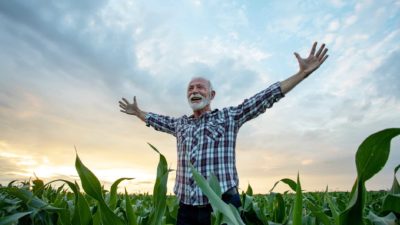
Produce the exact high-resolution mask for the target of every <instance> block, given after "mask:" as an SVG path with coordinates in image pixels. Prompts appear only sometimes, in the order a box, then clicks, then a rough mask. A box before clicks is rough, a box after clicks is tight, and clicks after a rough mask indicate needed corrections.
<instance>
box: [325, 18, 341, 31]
mask: <svg viewBox="0 0 400 225" xmlns="http://www.w3.org/2000/svg"><path fill="white" fill-rule="evenodd" d="M339 28H340V22H339V20H333V21H331V22H330V23H329V26H328V31H331V32H332V31H336V30H338V29H339Z"/></svg>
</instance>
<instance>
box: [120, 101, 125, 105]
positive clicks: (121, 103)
mask: <svg viewBox="0 0 400 225" xmlns="http://www.w3.org/2000/svg"><path fill="white" fill-rule="evenodd" d="M118 103H119V105H123V106H126V104H125V103H123V102H121V101H119V102H118Z"/></svg>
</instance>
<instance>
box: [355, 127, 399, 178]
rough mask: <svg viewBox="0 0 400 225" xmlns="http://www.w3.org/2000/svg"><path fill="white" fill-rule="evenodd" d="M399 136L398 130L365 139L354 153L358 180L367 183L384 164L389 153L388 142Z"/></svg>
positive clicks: (375, 134)
mask: <svg viewBox="0 0 400 225" xmlns="http://www.w3.org/2000/svg"><path fill="white" fill-rule="evenodd" d="M399 134H400V128H390V129H385V130H382V131H379V132H376V133H374V134H372V135H370V136H369V137H367V139H365V140H364V141H363V142H362V143H361V145H360V147H359V148H358V150H357V153H356V166H357V175H358V179H359V180H360V181H362V182H365V181H367V180H368V179H370V178H371V177H373V176H374V175H375V174H376V173H378V172H379V171H380V170H381V169H382V168H383V167H384V166H385V164H386V162H387V160H388V157H389V153H390V141H391V140H392V138H394V137H395V136H397V135H399Z"/></svg>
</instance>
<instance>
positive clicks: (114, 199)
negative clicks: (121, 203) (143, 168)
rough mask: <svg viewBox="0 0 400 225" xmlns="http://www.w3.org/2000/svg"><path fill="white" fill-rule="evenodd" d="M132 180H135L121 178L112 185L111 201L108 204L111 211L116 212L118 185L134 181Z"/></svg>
mask: <svg viewBox="0 0 400 225" xmlns="http://www.w3.org/2000/svg"><path fill="white" fill-rule="evenodd" d="M132 179H133V178H129V177H123V178H119V179H118V180H116V181H114V183H113V184H112V185H111V189H110V199H109V202H108V206H109V207H110V209H111V210H114V209H115V207H116V206H117V189H118V185H119V184H120V183H121V182H122V181H124V180H132Z"/></svg>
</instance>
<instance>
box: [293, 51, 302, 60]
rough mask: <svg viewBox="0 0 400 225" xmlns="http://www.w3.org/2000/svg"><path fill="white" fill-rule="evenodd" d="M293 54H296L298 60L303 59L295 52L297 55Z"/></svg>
mask: <svg viewBox="0 0 400 225" xmlns="http://www.w3.org/2000/svg"><path fill="white" fill-rule="evenodd" d="M293 54H294V56H296V58H297V60H299V61H300V59H301V57H300V55H299V53H297V52H295V53H293Z"/></svg>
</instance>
